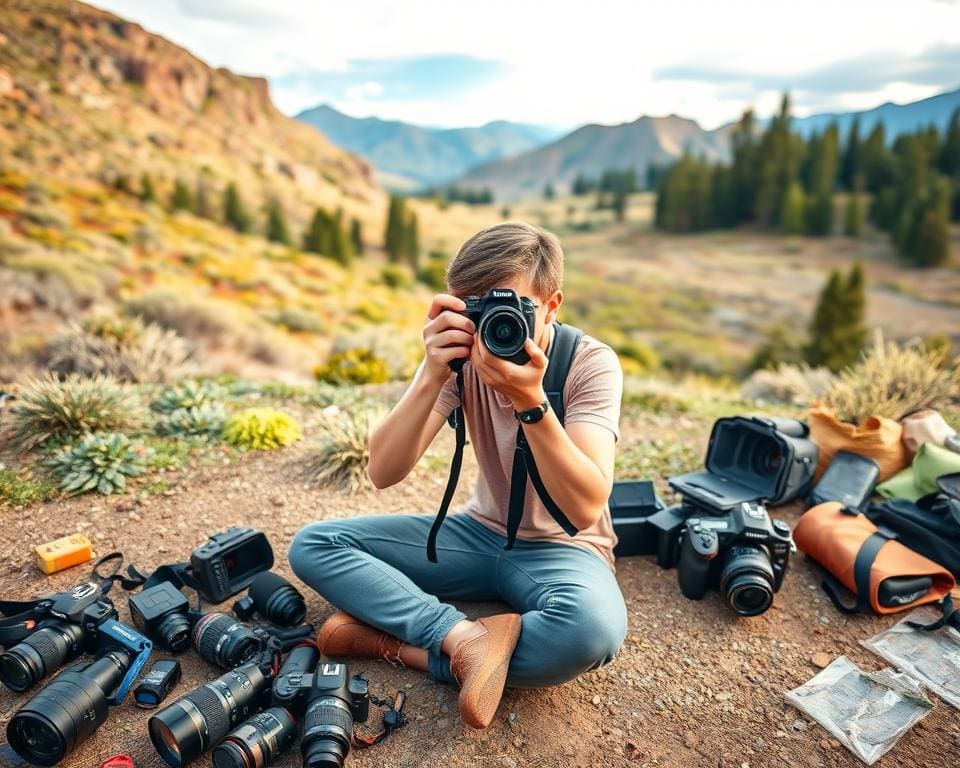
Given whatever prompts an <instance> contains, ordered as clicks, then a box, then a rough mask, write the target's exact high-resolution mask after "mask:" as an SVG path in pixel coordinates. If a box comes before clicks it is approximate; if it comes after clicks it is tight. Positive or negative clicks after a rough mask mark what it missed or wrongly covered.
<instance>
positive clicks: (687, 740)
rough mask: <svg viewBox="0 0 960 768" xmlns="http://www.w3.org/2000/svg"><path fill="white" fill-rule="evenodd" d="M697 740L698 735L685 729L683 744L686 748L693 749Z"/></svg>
mask: <svg viewBox="0 0 960 768" xmlns="http://www.w3.org/2000/svg"><path fill="white" fill-rule="evenodd" d="M699 741H700V737H699V736H697V734H695V733H693V732H691V731H687V732H686V733H685V734H684V735H683V744H684V746H685V747H686V748H687V749H693V748H694V747H695V746H697V743H698V742H699Z"/></svg>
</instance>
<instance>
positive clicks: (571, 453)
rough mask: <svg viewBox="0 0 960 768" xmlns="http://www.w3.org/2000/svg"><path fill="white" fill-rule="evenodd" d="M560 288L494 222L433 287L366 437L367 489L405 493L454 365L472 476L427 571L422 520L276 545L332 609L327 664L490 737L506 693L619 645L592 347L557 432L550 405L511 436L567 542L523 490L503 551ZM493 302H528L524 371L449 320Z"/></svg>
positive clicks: (448, 392) (541, 237) (602, 378)
mask: <svg viewBox="0 0 960 768" xmlns="http://www.w3.org/2000/svg"><path fill="white" fill-rule="evenodd" d="M562 282H563V251H562V250H561V248H560V243H559V241H558V240H557V238H556V237H555V236H554V235H552V234H550V233H548V232H545V231H543V230H541V229H538V228H536V227H533V226H530V225H528V224H524V223H519V222H506V223H503V224H497V225H495V226H492V227H488V228H487V229H484V230H481V231H480V232H478V233H477V234H475V235H474V236H473V237H471V238H470V239H469V240H467V241H466V242H465V243H464V244H463V246H462V247H461V249H460V251H459V253H458V254H457V256H456V257H455V258H454V259H453V261H452V262H451V263H450V266H449V269H448V272H447V287H448V290H449V292H450V293H449V294H445V293H440V294H437V295H436V296H435V297H434V299H433V303H432V305H431V306H430V310H429V312H428V314H427V318H426V321H427V322H426V325H425V326H424V328H423V340H424V348H425V356H424V359H423V362H422V363H421V364H420V366H419V368H418V369H417V372H416V374H415V375H414V377H413V380H412V381H411V383H410V386H409V387H408V388H407V390H406V392H405V393H404V395H403V397H402V398H401V399H400V401H399V402H398V403H397V404H396V405H395V406H394V408H393V410H392V411H390V413H389V414H388V415H387V417H386V418H385V419H384V421H383V422H382V423H381V424H380V425H379V427H378V428H377V430H376V432H375V433H374V434H373V436H372V438H371V442H370V465H369V470H368V471H369V475H370V479H371V480H372V481H373V483H374V485H376V486H377V487H378V488H386V487H388V486H391V485H394V484H395V483H398V482H400V481H401V480H403V479H404V478H405V477H406V476H407V474H408V473H409V472H410V470H411V469H413V467H414V466H415V465H416V463H417V461H418V460H419V459H420V457H421V456H422V455H423V453H424V451H425V450H426V448H427V447H428V446H429V445H430V443H431V442H432V441H433V439H434V437H435V436H436V435H437V433H438V432H439V431H440V430H441V428H443V427H444V424H445V422H446V420H447V417H448V415H449V414H450V413H451V411H453V410H454V408H455V407H456V406H457V404H458V398H457V389H456V385H455V381H456V376H455V374H453V373H452V371H451V368H450V361H452V360H455V359H463V360H466V361H468V362H467V364H465V365H464V367H463V378H464V386H463V403H462V406H463V411H464V414H465V416H466V423H467V427H468V428H469V435H470V440H471V443H472V445H473V448H474V451H475V453H476V457H477V463H478V465H479V469H480V476H479V479H478V480H477V487H476V492H475V494H474V496H473V498H471V499H470V501H468V502H467V503H466V505H465V506H464V507H463V508H462V509H461V510H459V511H458V513H457V514H453V515H450V516H449V517H447V519H446V521H445V522H444V524H443V526H442V528H441V529H440V532H439V535H438V538H437V560H438V562H436V563H434V562H430V561H429V560H428V558H427V550H426V543H427V537H428V534H429V531H430V528H431V525H432V523H433V520H434V517H435V513H427V514H423V515H370V516H363V517H354V518H350V519H346V520H329V521H323V522H318V523H313V524H311V525H308V526H307V527H305V528H304V529H303V530H302V531H300V533H299V534H297V536H296V538H295V540H294V542H293V544H292V546H291V548H290V563H291V566H292V567H293V570H294V572H295V573H296V574H297V576H299V577H300V578H301V579H302V580H303V581H304V582H306V583H307V584H309V585H310V586H311V587H313V588H314V589H316V590H317V591H318V592H319V593H320V594H321V595H323V597H325V598H326V599H327V600H328V601H329V602H330V603H331V604H333V605H334V606H335V607H336V608H338V609H340V611H339V612H338V613H335V614H334V615H333V616H331V617H330V618H329V619H328V620H327V622H326V623H325V624H324V625H323V627H322V628H321V630H320V634H319V636H318V643H319V644H320V647H321V650H322V651H323V652H324V653H325V654H326V655H328V656H332V657H341V658H344V657H361V658H385V659H387V660H388V661H391V662H393V663H394V664H400V665H403V666H409V667H415V668H417V669H422V670H425V671H429V672H430V673H431V674H432V675H433V676H434V677H435V678H436V679H437V680H442V681H446V682H450V683H455V684H457V685H459V686H460V693H459V709H460V713H461V716H462V718H463V720H464V722H466V723H467V724H468V725H470V726H473V727H475V728H485V727H486V726H487V725H489V724H490V721H491V720H492V719H493V716H494V714H495V712H496V709H497V706H498V704H499V702H500V697H501V695H502V693H503V688H504V685H505V684H506V685H509V686H511V687H518V688H535V687H544V686H550V685H558V684H560V683H563V682H566V681H568V680H571V679H573V678H575V677H577V676H578V675H580V674H581V673H583V672H586V671H588V670H592V669H596V668H597V667H600V666H602V665H603V664H606V663H608V662H609V661H611V660H612V659H613V658H614V656H616V654H617V652H618V650H619V648H620V645H621V644H622V642H623V639H624V637H625V636H626V631H627V618H626V607H625V605H624V600H623V595H622V594H621V592H620V588H619V586H618V584H617V581H616V579H615V578H614V558H613V547H614V545H615V544H616V537H615V535H614V533H613V525H612V523H611V519H610V511H609V508H608V506H607V498H608V497H609V494H610V489H611V486H612V483H613V465H614V450H615V443H616V441H617V440H618V439H619V424H618V422H619V417H620V397H621V394H622V389H623V373H622V370H621V368H620V363H619V360H618V359H617V356H616V354H615V353H614V352H613V350H612V349H610V347H608V346H607V345H606V344H603V343H602V342H600V341H597V340H596V339H594V338H591V337H590V336H586V335H584V337H583V338H582V340H581V342H580V344H579V347H578V348H577V353H576V356H575V357H574V359H573V363H572V365H571V368H570V372H569V375H568V376H567V380H566V385H565V387H564V404H565V411H566V416H565V420H564V424H563V425H561V424H560V422H559V420H558V418H557V416H556V414H555V413H554V412H553V410H552V409H550V408H549V407H547V408H546V412H545V413H542V416H541V417H540V418H539V420H538V421H536V423H530V424H527V423H524V424H523V427H522V428H523V431H524V435H525V437H526V439H527V442H528V443H529V445H530V449H531V451H532V453H533V457H534V460H535V462H536V467H537V469H538V471H539V473H540V475H541V478H542V480H543V484H544V486H545V487H546V490H547V492H548V493H549V495H550V497H551V498H552V499H553V500H554V502H555V503H556V504H557V506H558V507H559V508H560V509H561V510H562V511H563V512H564V514H565V515H566V516H567V518H568V519H569V521H570V522H571V523H572V524H573V525H574V526H575V528H576V529H577V533H576V535H575V536H572V537H571V536H570V535H568V534H567V533H565V532H564V530H563V529H562V528H561V526H560V525H559V524H558V523H557V522H555V520H554V519H553V517H551V515H550V513H549V512H548V511H547V509H546V508H545V507H544V505H543V503H542V501H541V500H540V498H539V496H538V495H537V493H536V492H535V490H534V488H533V486H532V484H531V483H530V482H529V480H528V483H527V489H526V496H525V505H524V510H523V519H522V522H521V525H520V528H519V530H518V533H517V538H516V542H515V545H514V547H513V548H512V549H505V548H504V547H505V545H506V543H507V538H506V530H507V529H506V521H507V509H508V500H509V497H510V478H511V468H512V464H513V454H514V448H515V446H516V438H517V425H518V418H517V414H518V413H519V412H522V411H527V410H528V409H532V408H537V407H540V410H541V411H542V410H543V408H542V406H541V404H543V403H545V401H547V397H546V396H545V393H544V390H543V377H544V372H545V370H546V367H547V362H548V356H549V353H550V344H551V340H552V338H553V333H554V331H555V327H554V325H553V324H554V323H555V322H556V320H557V313H558V311H559V309H560V305H561V304H562V303H563V292H562V290H561V287H562ZM493 288H512V289H513V290H514V291H516V293H517V295H518V296H527V297H530V298H531V299H532V300H533V301H534V302H535V304H536V327H535V331H534V334H533V338H532V339H527V341H526V344H525V349H526V351H527V353H528V354H529V356H530V358H531V359H530V362H529V363H527V364H525V365H517V364H515V363H512V362H509V361H507V360H504V359H502V358H499V357H496V356H494V355H493V354H492V353H491V352H490V351H489V350H488V349H487V348H486V347H485V345H484V343H483V341H482V339H481V338H480V336H479V335H478V334H477V333H476V328H475V327H474V325H473V323H472V322H471V321H470V320H468V319H467V318H466V317H465V316H464V315H463V314H460V313H461V312H462V311H463V310H464V309H465V306H466V305H465V304H464V302H463V300H462V299H463V297H466V296H469V295H484V294H486V293H487V292H488V291H489V290H491V289H493ZM548 405H549V404H547V406H548ZM442 599H458V600H493V599H499V600H503V601H505V602H506V603H507V604H509V605H510V606H511V607H512V608H513V611H515V612H509V613H502V614H498V615H496V616H489V617H484V618H480V619H478V620H476V621H471V620H469V619H468V618H467V616H466V615H465V614H464V613H463V612H461V611H460V610H459V609H457V608H456V607H455V606H453V605H451V604H450V603H447V602H442V601H441V600H442Z"/></svg>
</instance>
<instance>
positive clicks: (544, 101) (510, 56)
mask: <svg viewBox="0 0 960 768" xmlns="http://www.w3.org/2000/svg"><path fill="white" fill-rule="evenodd" d="M94 4H95V5H97V6H99V7H101V8H105V9H107V10H110V11H113V12H114V13H117V14H118V15H120V16H123V17H125V18H128V19H132V20H133V21H137V22H139V23H140V24H142V25H143V26H144V27H145V28H146V29H147V30H149V31H151V32H155V33H158V34H161V35H163V36H164V37H166V38H168V39H170V40H171V41H173V42H175V43H177V44H178V45H181V46H183V47H185V48H187V49H188V50H190V51H191V52H192V53H194V54H195V55H197V56H199V57H200V58H201V59H203V60H204V61H206V62H207V63H209V64H211V65H213V66H218V67H219V66H223V67H227V68H229V69H232V70H234V71H236V72H240V73H243V74H249V75H265V76H266V77H267V78H269V80H270V84H271V93H272V95H273V99H274V101H275V103H276V104H277V106H278V107H279V108H280V109H281V110H282V111H284V112H286V113H287V114H291V115H293V114H296V113H297V112H299V111H300V110H303V109H306V108H309V107H313V106H317V105H318V104H322V103H327V104H331V105H332V106H334V107H335V108H337V109H339V110H340V111H342V112H344V113H346V114H348V115H352V116H354V117H367V116H376V117H380V118H383V119H395V120H403V121H406V122H411V123H416V124H420V125H430V126H437V127H460V126H466V125H481V124H483V123H486V122H488V121H491V120H512V121H516V122H525V123H533V124H537V125H544V126H549V127H552V128H554V129H556V130H565V129H570V128H573V127H576V126H579V125H583V124H585V123H602V124H617V123H623V122H630V121H632V120H635V119H636V118H637V117H639V116H641V115H668V114H678V115H682V116H684V117H691V118H694V119H696V120H697V121H698V122H699V123H700V124H701V125H702V126H703V127H705V128H707V129H711V128H715V127H717V126H719V125H722V124H724V123H727V122H730V121H731V120H735V119H737V118H738V117H739V115H740V114H741V113H742V111H743V110H744V109H745V108H747V107H753V108H754V109H755V110H756V111H757V113H758V114H760V115H764V116H765V115H769V114H772V113H773V112H774V111H775V109H776V107H777V105H778V103H779V100H780V96H781V94H782V92H783V91H784V90H785V89H786V90H789V91H790V94H791V99H792V102H793V107H794V108H793V112H794V114H796V115H798V116H805V115H808V114H813V113H817V112H827V111H849V110H857V109H869V108H870V107H873V106H876V105H878V104H881V103H883V102H885V101H894V102H898V103H903V102H908V101H916V100H918V99H922V98H926V97H927V96H932V95H934V94H936V93H940V92H942V91H945V90H951V89H954V88H958V87H960V0H910V2H906V1H905V0H895V1H891V0H872V1H870V2H866V1H864V0H826V1H824V0H786V1H784V0H765V1H761V2H752V1H751V2H747V1H746V0H724V1H723V2H716V1H715V0H700V2H691V1H690V0H667V2H663V0H659V1H658V2H649V0H643V1H640V0H590V2H576V3H574V2H567V1H566V0H552V1H538V2H534V1H533V0H484V2H475V3H466V2H463V1H462V0H461V1H460V2H457V0H442V1H441V0H408V2H403V3H398V2H392V1H389V0H381V1H379V2H373V1H372V0H349V2H337V3H331V2H325V1H324V0H311V2H304V1H303V0H301V1H300V2H296V1H295V0H95V2H94Z"/></svg>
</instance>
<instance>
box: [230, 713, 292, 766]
mask: <svg viewBox="0 0 960 768" xmlns="http://www.w3.org/2000/svg"><path fill="white" fill-rule="evenodd" d="M296 738H297V724H296V722H295V721H294V719H293V717H292V716H291V714H290V713H289V712H287V710H285V709H284V708H283V707H271V708H270V709H267V710H264V711H263V712H261V713H260V714H258V715H254V716H253V717H251V718H250V719H249V720H247V722H245V723H244V724H243V725H241V726H240V727H239V728H236V729H235V730H233V731H232V732H231V733H230V734H229V735H228V736H227V738H225V739H224V740H223V741H222V742H221V743H220V745H219V746H217V748H216V749H214V750H213V766H214V768H266V766H268V765H272V764H273V762H274V761H275V760H276V759H277V758H278V757H279V756H280V755H282V754H283V753H284V752H286V751H287V750H288V749H290V747H292V746H293V742H294V741H296Z"/></svg>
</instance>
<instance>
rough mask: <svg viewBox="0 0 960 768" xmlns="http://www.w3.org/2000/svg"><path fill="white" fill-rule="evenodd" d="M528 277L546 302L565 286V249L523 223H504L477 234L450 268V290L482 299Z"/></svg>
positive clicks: (543, 231) (465, 244) (546, 235)
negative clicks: (496, 289) (490, 291)
mask: <svg viewBox="0 0 960 768" xmlns="http://www.w3.org/2000/svg"><path fill="white" fill-rule="evenodd" d="M521 276H529V277H530V280H531V283H532V288H533V292H534V294H536V296H537V297H539V298H542V299H545V298H547V297H549V296H550V295H551V294H552V293H553V292H554V291H557V290H559V289H560V288H561V287H562V285H563V249H562V248H561V247H560V241H559V240H558V239H557V236H556V235H554V234H553V233H552V232H547V231H546V230H545V229H540V228H539V227H535V226H533V225H532V224H527V223H526V222H523V221H505V222H503V223H501V224H494V225H493V226H490V227H486V228H485V229H481V230H480V231H479V232H477V233H476V234H475V235H473V237H471V238H470V239H469V240H467V241H466V242H465V243H464V244H463V245H462V246H460V251H459V252H458V253H457V255H456V256H454V257H453V261H451V262H450V266H448V267H447V276H446V281H447V290H448V291H450V293H453V294H455V295H458V296H461V297H462V296H471V295H481V294H484V293H486V292H487V291H489V290H490V289H491V288H496V287H497V286H498V285H502V284H503V283H504V282H507V281H510V280H513V279H515V278H518V277H521Z"/></svg>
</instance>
